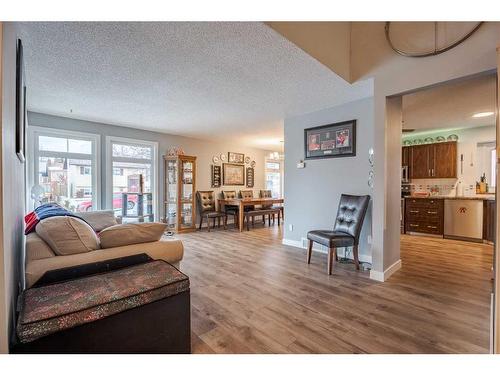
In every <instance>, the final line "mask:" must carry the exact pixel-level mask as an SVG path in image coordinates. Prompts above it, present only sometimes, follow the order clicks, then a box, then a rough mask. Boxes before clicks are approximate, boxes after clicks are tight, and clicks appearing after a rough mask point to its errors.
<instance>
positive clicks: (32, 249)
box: [26, 232, 56, 263]
mask: <svg viewBox="0 0 500 375" xmlns="http://www.w3.org/2000/svg"><path fill="white" fill-rule="evenodd" d="M55 256H56V254H55V253H54V252H53V251H52V249H51V248H50V246H49V245H47V242H45V241H44V240H42V239H41V238H40V236H39V235H38V234H36V233H35V232H31V233H29V234H28V235H27V236H26V263H29V262H31V261H32V260H36V259H44V258H52V257H55Z"/></svg>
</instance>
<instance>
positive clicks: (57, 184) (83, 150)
mask: <svg viewBox="0 0 500 375" xmlns="http://www.w3.org/2000/svg"><path fill="white" fill-rule="evenodd" d="M96 142H97V141H96V138H95V136H93V135H89V136H86V135H83V134H77V133H70V132H64V131H57V132H55V131H52V130H47V131H45V130H36V131H35V132H34V144H35V149H34V154H35V157H34V164H35V165H34V166H33V167H34V172H35V173H34V175H35V180H34V181H33V184H38V185H40V186H41V187H42V188H43V191H44V193H43V196H42V197H41V201H42V202H44V203H46V202H56V203H58V204H60V205H62V206H63V207H66V208H67V209H69V210H71V211H90V210H93V209H97V202H98V199H97V190H98V187H97V183H96V181H97V176H96V173H95V166H96V162H97V161H96V155H95V150H96Z"/></svg>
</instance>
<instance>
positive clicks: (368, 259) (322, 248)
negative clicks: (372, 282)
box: [281, 238, 372, 263]
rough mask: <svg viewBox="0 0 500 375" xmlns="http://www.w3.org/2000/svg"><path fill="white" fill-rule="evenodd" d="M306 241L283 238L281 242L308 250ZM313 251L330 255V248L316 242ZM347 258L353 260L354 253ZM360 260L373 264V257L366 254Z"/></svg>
mask: <svg viewBox="0 0 500 375" xmlns="http://www.w3.org/2000/svg"><path fill="white" fill-rule="evenodd" d="M304 240H306V239H304V238H303V239H302V241H297V240H290V239H288V238H283V239H282V240H281V243H282V244H283V245H287V246H293V247H298V248H299V249H307V246H304V244H303V243H304V242H303V241H304ZM306 241H307V240H306ZM340 249H343V248H339V250H340ZM313 251H314V252H317V253H321V254H328V248H327V247H326V246H323V245H320V244H318V243H316V242H314V244H313ZM342 251H343V252H342V253H339V255H340V254H342V255H341V256H343V257H344V256H345V249H343V250H342ZM347 258H348V259H353V256H352V253H351V254H349V256H348V257H347ZM359 260H360V261H361V262H363V263H371V262H372V257H371V256H370V255H366V254H359Z"/></svg>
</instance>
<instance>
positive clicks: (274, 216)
mask: <svg viewBox="0 0 500 375" xmlns="http://www.w3.org/2000/svg"><path fill="white" fill-rule="evenodd" d="M275 219H276V215H275V214H273V225H274V220H275Z"/></svg>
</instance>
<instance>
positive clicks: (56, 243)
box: [36, 216, 99, 255]
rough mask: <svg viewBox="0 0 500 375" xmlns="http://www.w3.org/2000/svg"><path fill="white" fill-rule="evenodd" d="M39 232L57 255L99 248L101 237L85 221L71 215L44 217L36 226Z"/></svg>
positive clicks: (37, 232)
mask: <svg viewBox="0 0 500 375" xmlns="http://www.w3.org/2000/svg"><path fill="white" fill-rule="evenodd" d="M36 234H38V235H39V236H40V237H41V238H42V239H43V240H44V241H45V242H46V243H47V244H48V245H49V246H50V248H51V249H52V251H54V253H56V254H57V255H71V254H79V253H86V252H88V251H92V250H96V249H98V248H99V239H98V238H97V235H96V234H95V232H94V230H93V229H92V227H91V226H90V225H88V224H87V223H86V222H85V221H83V220H81V219H78V218H76V217H71V216H55V217H49V218H47V219H43V220H42V221H40V222H39V223H38V225H37V226H36Z"/></svg>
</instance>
